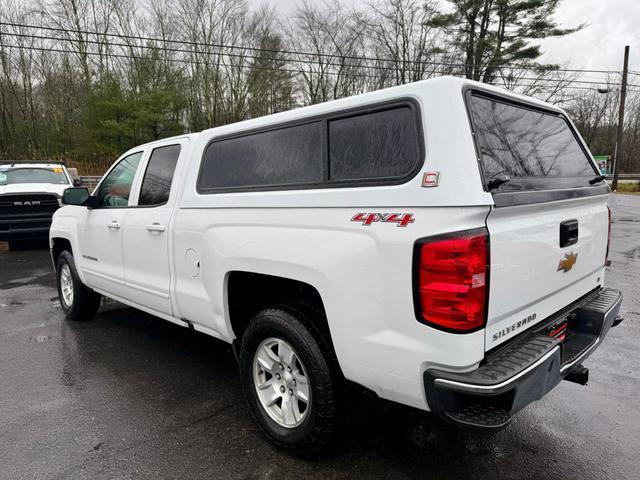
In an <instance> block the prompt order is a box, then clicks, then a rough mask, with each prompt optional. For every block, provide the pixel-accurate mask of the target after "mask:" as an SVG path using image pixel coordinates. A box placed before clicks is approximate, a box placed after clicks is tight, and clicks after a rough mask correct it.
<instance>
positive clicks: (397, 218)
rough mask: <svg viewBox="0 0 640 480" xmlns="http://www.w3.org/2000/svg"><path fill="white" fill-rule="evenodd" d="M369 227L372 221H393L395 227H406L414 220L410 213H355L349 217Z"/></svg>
mask: <svg viewBox="0 0 640 480" xmlns="http://www.w3.org/2000/svg"><path fill="white" fill-rule="evenodd" d="M351 221H352V222H359V223H362V224H363V225H365V226H367V227H369V226H371V224H372V223H374V222H381V223H395V224H396V227H406V226H407V225H409V224H410V223H413V222H415V219H414V218H413V214H412V213H357V214H356V215H354V217H353V218H352V219H351Z"/></svg>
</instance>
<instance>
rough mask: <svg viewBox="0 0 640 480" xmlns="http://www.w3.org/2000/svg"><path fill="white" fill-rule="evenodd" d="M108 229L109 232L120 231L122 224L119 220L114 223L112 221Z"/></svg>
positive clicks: (108, 224)
mask: <svg viewBox="0 0 640 480" xmlns="http://www.w3.org/2000/svg"><path fill="white" fill-rule="evenodd" d="M107 228H108V229H109V230H119V229H120V223H119V222H118V221H117V220H113V221H111V223H107Z"/></svg>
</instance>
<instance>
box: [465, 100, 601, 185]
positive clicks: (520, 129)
mask: <svg viewBox="0 0 640 480" xmlns="http://www.w3.org/2000/svg"><path fill="white" fill-rule="evenodd" d="M465 97H466V104H467V110H468V113H469V117H470V120H471V128H472V131H473V136H474V140H475V144H476V151H477V156H478V161H479V163H480V169H481V171H482V175H483V177H484V181H485V188H486V189H487V190H491V191H494V192H518V191H537V190H550V189H566V188H577V187H589V186H591V185H590V184H589V181H590V180H592V179H593V178H595V177H596V176H597V175H598V174H599V173H598V171H597V170H596V169H595V167H594V165H593V163H592V161H591V160H590V156H589V153H588V152H587V151H586V150H585V148H584V147H583V145H582V143H581V142H580V141H579V139H578V137H577V135H576V133H575V131H574V130H573V128H572V126H571V124H570V123H569V121H568V120H567V119H566V118H565V117H564V116H563V115H561V114H560V113H558V112H554V111H552V110H545V109H543V108H539V107H536V106H533V105H529V104H525V103H519V102H514V101H512V100H508V99H505V98H502V97H498V96H494V95H490V94H487V93H485V92H480V91H476V90H469V91H467V92H466V95H465ZM505 175H506V176H507V177H506V178H508V179H509V180H508V181H506V182H504V183H502V184H501V185H499V186H498V187H496V188H490V187H491V185H492V183H491V182H492V180H494V179H496V178H498V177H500V176H505Z"/></svg>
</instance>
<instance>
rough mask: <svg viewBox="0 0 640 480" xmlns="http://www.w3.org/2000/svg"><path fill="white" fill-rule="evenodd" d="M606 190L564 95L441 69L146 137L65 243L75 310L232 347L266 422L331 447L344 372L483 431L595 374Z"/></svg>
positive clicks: (266, 426)
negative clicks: (557, 97)
mask: <svg viewBox="0 0 640 480" xmlns="http://www.w3.org/2000/svg"><path fill="white" fill-rule="evenodd" d="M609 192H610V190H609V187H608V186H607V184H606V183H605V182H604V179H603V177H601V176H600V175H599V172H598V170H597V168H596V165H595V162H594V161H593V157H592V156H591V154H590V153H589V151H588V148H587V147H586V145H585V143H584V141H583V140H582V139H581V137H580V135H579V134H578V132H577V131H576V129H575V127H574V126H573V124H572V123H571V121H570V120H569V118H568V117H567V115H566V113H565V112H563V111H562V110H561V109H559V108H557V107H555V106H553V105H549V104H546V103H544V102H540V101H538V100H535V99H532V98H528V97H523V96H520V95H515V94H513V93H510V92H507V91H504V90H501V89H497V88H494V87H490V86H486V85H482V84H479V83H476V82H471V81H467V80H461V79H455V78H448V77H444V78H438V79H433V80H427V81H424V82H417V83H413V84H409V85H403V86H399V87H394V88H390V89H385V90H381V91H377V92H372V93H367V94H363V95H359V96H355V97H351V98H347V99H342V100H336V101H333V102H328V103H326V104H319V105H314V106H310V107H305V108H300V109H297V110H294V111H290V112H283V113H279V114H276V115H271V116H268V117H264V118H258V119H253V120H248V121H245V122H239V123H236V124H232V125H226V126H222V127H217V128H213V129H210V130H205V131H203V132H200V133H195V134H190V135H185V136H180V137H174V138H170V139H165V140H162V141H157V142H153V143H149V144H146V145H142V146H139V147H135V148H133V149H131V150H130V151H128V152H126V153H125V154H123V155H122V156H121V157H120V159H118V160H117V161H116V162H115V164H114V166H113V167H112V168H111V169H110V170H109V171H108V172H107V173H106V175H105V176H104V178H103V180H102V181H101V183H100V184H99V185H98V187H97V188H96V190H95V191H94V192H93V193H92V194H91V195H89V192H87V191H86V190H82V189H69V190H67V191H65V194H64V197H63V203H65V204H66V205H67V206H65V207H64V208H62V209H61V210H59V211H58V212H57V213H56V214H55V216H54V222H53V225H52V229H51V234H50V242H51V250H52V256H53V260H54V265H55V268H56V271H57V278H58V288H59V293H60V297H61V305H62V307H63V309H64V310H65V312H66V313H67V317H69V318H70V319H75V320H79V319H87V318H89V317H91V316H92V314H93V313H95V311H96V310H97V308H98V306H99V304H100V297H101V296H102V295H104V296H108V297H111V298H114V299H116V300H119V301H121V302H123V303H125V304H128V305H131V306H133V307H135V308H138V309H141V310H143V311H146V312H149V313H152V314H154V315H157V316H158V317H160V318H164V319H166V320H168V321H170V322H173V323H175V324H177V325H180V326H183V327H186V328H190V329H193V330H195V331H199V332H202V333H205V334H208V335H211V336H214V337H216V338H219V339H221V340H223V341H226V342H229V343H231V344H232V345H233V346H234V349H235V350H236V352H237V354H238V360H239V366H240V378H241V384H242V387H243V391H244V392H245V395H246V398H247V401H248V404H249V407H250V409H251V412H252V414H253V415H254V417H255V418H256V420H257V422H258V423H259V425H260V426H261V428H262V429H263V430H264V431H265V433H266V434H267V436H268V437H269V438H270V439H271V440H272V441H273V442H274V443H276V444H277V445H279V446H281V447H283V448H287V449H289V450H293V451H296V452H318V451H321V450H323V449H325V448H327V446H328V445H330V443H331V439H332V438H333V435H334V434H335V431H336V428H337V426H338V425H339V424H340V421H339V416H340V412H341V409H340V408H339V405H340V403H341V402H343V400H344V399H343V396H342V395H343V393H342V392H343V388H342V386H343V385H344V384H345V383H347V384H357V385H359V386H360V387H362V388H365V389H367V390H369V391H372V392H374V393H375V394H376V395H378V396H379V397H381V398H384V399H387V400H391V401H395V402H399V403H402V404H405V405H409V406H412V407H415V408H419V409H422V410H425V411H430V412H432V413H433V414H435V415H437V416H438V417H439V418H441V419H444V420H446V421H448V422H450V423H453V424H457V425H464V426H469V427H474V428H482V429H485V430H498V429H501V428H505V427H506V426H507V425H508V424H509V422H510V421H511V419H512V417H513V416H514V415H515V414H516V413H517V412H518V411H519V410H521V409H522V408H524V407H525V406H526V405H527V404H529V403H531V402H532V401H535V400H537V399H539V398H541V397H542V396H544V395H545V394H546V393H547V392H548V391H550V390H551V389H552V388H554V387H555V386H557V385H558V383H559V382H560V380H563V379H566V380H572V381H576V382H578V383H582V384H584V383H586V379H587V377H588V375H587V374H588V370H587V369H586V367H584V366H583V362H584V361H585V360H586V358H587V357H588V356H589V354H590V353H591V352H592V351H593V350H594V349H595V348H597V347H598V346H600V345H601V344H602V342H603V340H604V338H605V336H606V334H607V332H608V331H609V330H610V329H611V327H613V326H615V325H617V324H618V323H620V321H621V319H620V318H619V317H618V311H619V309H620V304H621V294H620V292H618V291H616V290H612V289H610V288H607V287H606V286H605V281H604V280H605V278H604V275H605V265H606V262H607V259H606V257H607V252H608V230H609V224H610V219H609V211H608V208H607V199H608V195H609Z"/></svg>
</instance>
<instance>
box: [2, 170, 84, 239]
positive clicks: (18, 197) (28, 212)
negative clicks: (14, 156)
mask: <svg viewBox="0 0 640 480" xmlns="http://www.w3.org/2000/svg"><path fill="white" fill-rule="evenodd" d="M70 170H71V172H73V170H74V169H67V167H66V166H65V165H64V164H63V163H59V162H25V161H22V160H19V161H14V162H6V163H0V241H13V240H15V241H20V240H28V239H33V238H41V239H46V238H47V237H48V236H49V225H51V217H52V215H53V213H54V212H55V211H56V210H57V209H58V208H59V207H60V205H61V203H60V200H61V198H62V193H63V192H64V191H65V189H67V188H69V187H70V186H71V185H77V184H78V182H77V180H76V178H77V177H74V176H72V175H71V172H70Z"/></svg>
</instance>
